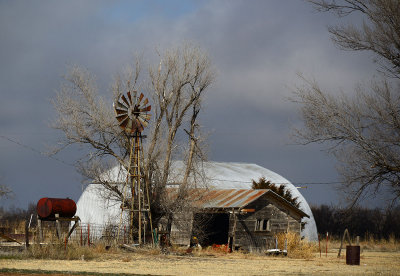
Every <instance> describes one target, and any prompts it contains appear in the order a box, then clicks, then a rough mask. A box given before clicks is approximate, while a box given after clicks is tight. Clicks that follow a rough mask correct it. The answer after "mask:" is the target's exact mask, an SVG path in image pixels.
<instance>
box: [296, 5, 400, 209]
mask: <svg viewBox="0 0 400 276" xmlns="http://www.w3.org/2000/svg"><path fill="white" fill-rule="evenodd" d="M310 2H312V3H313V4H314V5H315V7H316V8H317V9H318V10H320V11H332V12H335V13H336V14H337V15H338V16H340V17H341V16H347V15H349V14H352V13H356V12H357V13H360V14H361V15H362V16H363V19H364V23H363V24H362V27H361V28H357V27H356V26H354V25H344V26H335V27H329V32H330V33H331V34H332V38H333V41H334V42H335V43H336V44H337V45H339V46H340V47H341V48H343V49H345V50H352V51H371V52H373V53H374V54H375V57H376V59H375V60H376V61H378V62H379V65H380V69H381V71H382V73H383V74H382V75H381V77H380V79H379V80H377V79H373V80H372V81H371V82H370V85H369V86H367V87H366V86H365V85H364V86H362V85H359V86H358V88H357V91H356V95H355V97H349V96H346V95H345V94H343V93H342V94H341V95H339V96H332V95H331V94H329V93H327V92H326V91H323V89H321V88H320V86H319V85H318V83H317V82H316V81H314V80H308V79H305V78H303V77H302V79H303V81H304V86H303V87H300V88H297V90H296V91H295V99H294V101H296V102H299V103H300V104H301V110H300V111H301V116H302V119H303V121H304V127H303V128H301V129H297V130H295V132H296V136H297V138H298V139H299V141H300V143H304V144H308V143H325V144H327V145H329V149H328V151H329V152H330V153H332V154H334V156H335V157H336V158H337V159H338V161H339V164H340V165H339V167H338V169H339V172H340V173H341V175H342V176H343V180H344V184H343V188H344V191H345V192H347V195H348V199H349V200H350V202H351V205H354V204H356V203H357V202H358V201H359V200H360V199H362V198H363V197H365V196H369V195H376V194H377V193H379V192H380V191H385V190H386V191H390V194H391V195H392V203H395V202H398V200H399V199H400V93H399V92H400V91H399V88H400V86H399V85H400V83H399V81H398V79H399V77H400V2H399V1H397V0H367V1H356V0H343V1H325V0H321V1H310Z"/></svg>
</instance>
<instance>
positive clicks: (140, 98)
mask: <svg viewBox="0 0 400 276" xmlns="http://www.w3.org/2000/svg"><path fill="white" fill-rule="evenodd" d="M143 98H144V95H143V93H140V96H139V100H138V102H137V104H140V102H141V101H142V100H143Z"/></svg>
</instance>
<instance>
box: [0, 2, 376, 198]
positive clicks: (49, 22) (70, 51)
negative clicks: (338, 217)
mask: <svg viewBox="0 0 400 276" xmlns="http://www.w3.org/2000/svg"><path fill="white" fill-rule="evenodd" d="M179 4H182V3H179ZM166 8H167V7H166V5H165V4H163V3H162V2H154V3H153V4H147V3H146V4H144V3H141V2H125V1H117V2H115V1H112V2H110V1H64V2H60V1H57V2H54V1H41V2H31V1H3V2H0V41H1V42H0V60H1V61H2V62H1V64H0V93H1V97H2V99H1V101H0V134H1V135H7V136H9V137H11V138H13V139H16V140H18V141H20V142H22V143H24V144H27V145H30V146H32V147H34V148H38V149H41V150H45V144H51V143H54V142H55V141H56V138H57V137H59V136H60V135H61V134H60V133H57V132H56V131H54V130H52V129H50V128H49V127H48V123H49V121H51V118H52V117H53V116H54V111H53V109H52V107H51V105H50V102H49V99H50V98H52V97H54V92H55V90H56V89H57V88H58V86H59V83H60V81H61V77H62V74H63V73H64V72H65V70H66V66H67V65H69V64H74V63H77V64H79V65H82V66H85V67H87V68H88V69H89V70H90V71H92V72H93V73H94V74H96V75H97V79H98V81H99V88H100V90H101V91H102V93H104V94H106V93H107V90H108V88H109V85H110V82H111V80H112V75H113V74H115V73H116V72H117V71H119V70H120V69H121V68H122V67H124V66H125V65H126V64H128V63H129V62H130V61H131V60H132V54H133V53H135V52H139V53H142V52H143V53H144V55H147V54H154V51H153V49H155V48H156V47H157V48H159V49H164V48H168V47H170V46H171V45H177V44H179V43H180V42H182V41H185V40H193V41H195V42H196V43H199V44H200V45H201V46H202V47H203V48H204V49H205V50H207V51H208V52H209V54H210V56H211V57H212V59H213V61H214V63H215V66H216V68H217V70H218V79H217V83H216V84H215V85H214V86H213V87H212V89H211V90H210V91H209V94H208V95H207V97H206V101H205V112H204V113H203V114H202V122H203V125H204V129H205V131H206V132H211V135H210V147H211V154H210V159H213V160H217V161H238V162H253V163H258V164H259V165H262V166H265V167H267V168H269V169H272V170H275V171H276V172H278V173H281V174H282V175H283V176H284V177H287V178H288V179H290V180H291V181H293V182H305V181H313V182H319V181H322V182H324V181H331V180H333V181H335V180H337V174H336V172H335V170H334V161H333V160H332V159H331V158H329V157H327V156H326V155H325V154H323V153H321V151H320V150H321V147H319V146H310V147H301V146H290V145H289V144H290V143H291V141H290V126H291V124H295V125H298V124H299V123H300V122H299V120H298V117H297V111H296V106H295V105H294V104H293V103H290V102H288V101H287V100H286V98H287V97H288V96H290V93H291V88H292V87H294V86H295V85H299V84H301V83H300V82H299V79H298V78H297V76H296V74H297V72H299V71H301V72H303V73H304V74H305V75H306V76H310V77H314V78H315V79H317V80H318V81H319V82H320V84H321V86H323V87H325V88H326V89H328V90H331V91H332V92H333V93H335V92H336V91H338V89H339V88H340V89H342V90H344V91H352V89H353V88H354V86H355V84H356V82H357V81H358V80H366V79H367V78H369V77H370V76H371V75H372V74H373V73H374V72H375V71H374V70H375V66H374V64H372V62H370V60H369V56H368V55H367V54H354V53H347V52H343V51H340V50H338V49H336V48H335V47H334V46H333V45H332V42H331V41H330V40H329V35H328V33H327V31H326V28H325V26H326V25H327V24H329V23H334V22H335V19H334V18H333V17H330V16H328V15H326V14H317V13H314V12H312V8H311V7H310V6H309V5H308V4H307V3H305V2H303V1H296V2H294V1H290V2H289V1H278V0H276V1H251V2H249V1H201V2H193V3H192V2H186V3H185V6H179V5H178V3H174V2H173V3H172V4H170V5H169V6H168V9H166ZM0 150H1V153H2V154H1V158H0V165H1V169H0V174H2V175H4V181H6V183H5V184H8V185H10V186H11V187H12V188H13V189H14V191H15V192H16V194H17V199H16V201H15V202H19V203H20V204H22V205H24V204H27V203H28V202H30V201H33V202H34V201H35V200H37V199H39V197H40V196H63V195H64V196H70V197H72V198H74V199H77V198H78V196H79V194H80V184H79V176H78V174H77V173H76V172H74V170H73V168H71V167H69V166H66V165H64V164H63V163H59V162H57V161H54V160H51V159H47V158H45V157H42V156H40V155H37V154H35V153H34V152H31V151H29V150H26V149H24V148H21V147H19V146H17V145H15V144H12V143H10V142H9V141H7V140H4V139H0ZM76 156H77V152H76V151H74V150H71V151H69V152H66V153H63V155H61V157H60V158H63V159H64V160H66V161H67V162H73V160H74V159H76ZM21 172H24V173H21ZM304 194H305V196H306V198H307V200H309V201H310V202H311V203H318V204H319V203H321V202H327V203H329V202H330V201H331V200H332V198H333V199H334V200H335V199H337V198H338V197H337V196H334V197H333V196H332V194H335V195H336V193H335V192H334V191H333V189H332V188H330V187H328V186H324V187H323V188H322V187H321V186H315V187H314V186H313V187H312V188H309V189H308V190H307V191H305V192H304ZM10 204H13V203H12V202H11V203H10Z"/></svg>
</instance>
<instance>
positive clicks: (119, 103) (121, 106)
mask: <svg viewBox="0 0 400 276" xmlns="http://www.w3.org/2000/svg"><path fill="white" fill-rule="evenodd" d="M114 107H115V106H114ZM115 108H119V109H122V110H126V111H128V107H127V106H125V105H124V104H123V103H121V102H119V101H118V102H117V106H116V107H115Z"/></svg>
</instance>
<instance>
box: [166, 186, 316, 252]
mask: <svg viewBox="0 0 400 276" xmlns="http://www.w3.org/2000/svg"><path fill="white" fill-rule="evenodd" d="M190 198H191V200H192V201H193V203H194V205H195V209H194V210H193V211H192V212H191V213H183V214H179V215H178V214H177V215H176V216H175V218H174V221H173V224H172V229H171V242H172V243H175V244H179V245H189V244H190V239H191V237H193V236H195V237H196V238H197V239H198V241H199V242H200V244H201V245H203V246H209V245H212V244H229V247H230V248H232V249H233V248H235V249H239V248H240V249H244V250H248V251H253V250H262V249H271V248H275V237H276V235H277V234H278V233H285V232H287V231H291V232H295V233H298V234H299V235H300V233H301V230H302V223H301V221H302V218H305V217H307V218H308V217H309V216H308V215H307V214H306V213H304V212H303V211H301V210H300V209H298V208H296V207H295V206H293V205H292V204H291V203H290V202H288V201H287V200H285V199H284V198H283V197H281V196H279V195H278V194H276V193H274V192H273V191H271V190H253V189H216V190H203V189H198V190H195V191H192V193H191V195H190ZM161 227H162V226H161Z"/></svg>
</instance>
